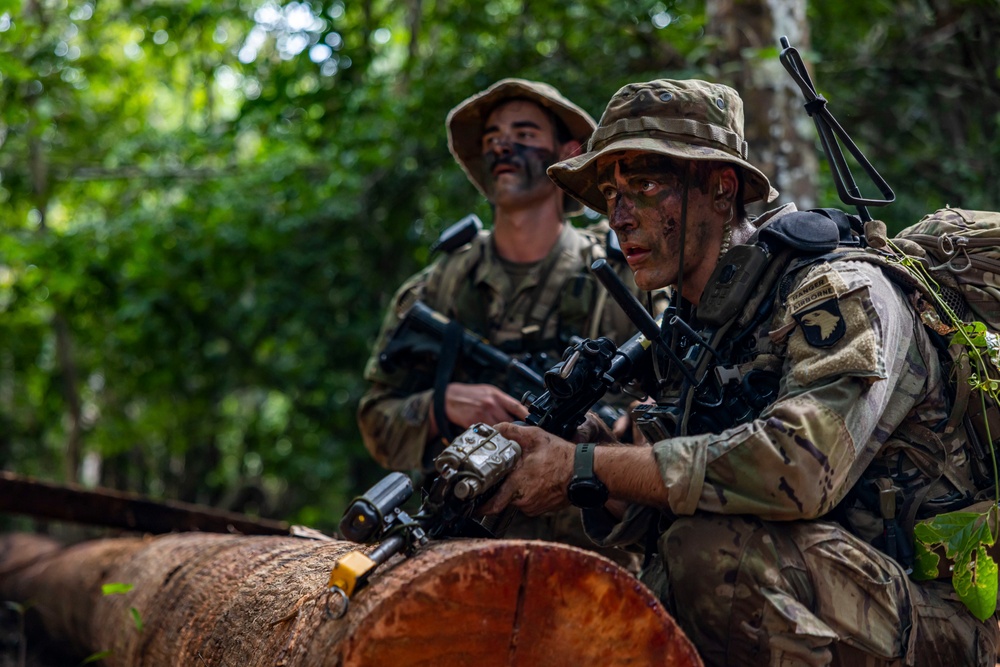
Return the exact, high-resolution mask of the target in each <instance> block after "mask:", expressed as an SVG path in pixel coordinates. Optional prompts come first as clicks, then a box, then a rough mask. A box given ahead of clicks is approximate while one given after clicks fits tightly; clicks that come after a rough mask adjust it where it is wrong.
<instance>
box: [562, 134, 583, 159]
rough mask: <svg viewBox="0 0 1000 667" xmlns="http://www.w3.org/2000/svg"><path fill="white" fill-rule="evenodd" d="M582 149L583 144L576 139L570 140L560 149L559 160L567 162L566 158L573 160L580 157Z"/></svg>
mask: <svg viewBox="0 0 1000 667" xmlns="http://www.w3.org/2000/svg"><path fill="white" fill-rule="evenodd" d="M582 149H583V144H581V143H580V142H579V141H577V140H576V139H570V140H569V141H567V142H566V143H564V144H563V145H562V146H560V147H559V159H560V160H565V159H566V158H571V157H573V156H574V155H579V154H580V153H581V152H582Z"/></svg>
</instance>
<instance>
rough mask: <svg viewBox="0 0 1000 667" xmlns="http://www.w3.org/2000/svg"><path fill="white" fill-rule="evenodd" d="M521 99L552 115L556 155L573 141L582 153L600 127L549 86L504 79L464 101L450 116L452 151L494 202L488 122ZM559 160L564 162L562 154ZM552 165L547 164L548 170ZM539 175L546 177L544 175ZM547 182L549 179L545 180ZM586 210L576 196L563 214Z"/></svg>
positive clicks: (464, 169)
mask: <svg viewBox="0 0 1000 667" xmlns="http://www.w3.org/2000/svg"><path fill="white" fill-rule="evenodd" d="M515 100H520V101H526V102H531V103H533V104H535V105H537V106H538V107H539V108H540V109H541V110H542V111H543V112H544V113H545V114H547V115H548V117H549V120H550V121H551V123H552V126H553V130H554V133H555V140H556V143H557V145H556V146H552V147H551V148H553V149H554V150H553V153H557V151H558V150H559V149H561V148H563V147H564V146H566V145H567V144H570V142H575V143H573V144H572V147H570V148H569V149H568V152H570V153H572V152H575V151H578V150H579V149H578V147H577V144H579V146H582V145H583V144H584V143H585V142H586V141H587V139H588V138H589V137H590V134H591V132H593V131H594V128H595V127H596V126H597V124H596V123H595V122H594V119H593V118H592V117H591V116H590V114H588V113H587V112H586V111H584V110H583V109H581V108H580V107H578V106H577V105H575V104H573V103H572V102H570V101H569V100H568V99H566V98H565V97H563V95H562V94H561V93H560V92H559V91H558V90H556V89H555V88H554V87H552V86H550V85H549V84H547V83H542V82H539V81H528V80H525V79H502V80H500V81H497V82H496V83H494V84H493V85H492V86H490V87H489V88H487V89H486V90H484V91H482V92H481V93H477V94H475V95H473V96H472V97H470V98H468V99H466V100H464V101H463V102H461V103H460V104H459V105H458V106H456V107H455V108H454V109H452V110H451V112H450V113H449V114H448V119H447V121H446V125H447V127H448V148H449V150H451V154H452V155H454V156H455V159H456V160H457V161H458V164H459V165H461V167H462V170H463V171H465V174H466V176H468V177H469V180H470V181H472V184H473V185H475V186H476V189H477V190H479V191H480V192H481V193H482V194H483V196H485V197H486V198H487V199H488V200H490V201H491V202H493V203H496V202H495V201H494V186H495V183H494V174H492V173H491V171H492V170H491V168H490V167H491V162H492V161H491V160H490V159H489V153H490V151H488V150H486V146H484V135H485V130H486V129H487V128H486V122H487V120H488V119H489V117H490V115H491V114H492V113H493V112H494V111H496V110H497V109H498V108H499V107H501V106H502V105H504V104H505V103H507V102H511V101H515ZM555 157H556V159H557V160H558V159H562V157H561V156H559V155H558V154H556V155H555ZM547 166H548V165H546V167H547ZM537 176H542V175H541V174H539V175H537ZM545 181H546V182H547V179H545ZM582 212H583V207H582V206H580V204H578V203H577V201H576V200H575V199H573V198H572V197H569V196H567V197H565V199H564V202H563V214H564V215H567V216H571V215H577V214H579V213H582Z"/></svg>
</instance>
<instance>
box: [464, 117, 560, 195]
mask: <svg viewBox="0 0 1000 667" xmlns="http://www.w3.org/2000/svg"><path fill="white" fill-rule="evenodd" d="M482 150H483V162H484V164H485V167H486V171H487V173H486V178H485V182H486V183H487V185H489V186H490V187H489V190H490V192H489V195H490V200H491V201H492V202H493V203H494V204H496V205H498V206H503V205H504V204H507V203H513V202H514V201H518V200H524V199H531V198H534V197H544V196H549V195H551V194H552V193H554V192H556V190H557V188H556V185H555V184H554V183H553V182H552V180H551V179H550V178H549V177H548V176H547V175H546V174H545V170H546V169H548V168H549V167H550V166H551V165H552V164H554V163H555V162H557V161H558V151H559V147H558V145H557V142H556V138H555V131H554V128H553V127H552V122H551V121H550V120H549V117H548V115H546V114H545V112H544V111H542V109H541V107H539V106H538V105H537V104H534V103H533V102H527V101H524V100H512V101H510V102H507V103H505V104H501V105H500V106H498V107H497V108H496V109H494V110H493V112H492V113H490V115H489V116H488V117H487V119H486V124H485V128H484V130H483V138H482Z"/></svg>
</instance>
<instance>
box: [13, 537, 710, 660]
mask: <svg viewBox="0 0 1000 667" xmlns="http://www.w3.org/2000/svg"><path fill="white" fill-rule="evenodd" d="M13 537H14V536H8V538H4V539H12V538H13ZM18 539H19V540H20V541H19V542H18V544H19V546H21V547H22V548H24V547H25V545H26V544H27V543H26V542H25V541H24V540H23V538H20V537H19V538H18ZM4 544H5V542H4V541H3V540H0V595H3V596H4V597H3V599H12V598H11V596H14V597H15V599H16V598H21V599H32V600H33V601H34V604H35V605H36V606H37V607H38V611H39V613H40V614H41V615H42V617H43V618H47V619H48V622H47V624H46V625H47V627H48V629H49V631H50V633H51V634H53V635H54V636H57V637H58V638H60V639H68V640H69V641H72V642H74V643H75V644H76V645H78V646H79V647H80V649H81V651H83V652H84V654H85V655H89V654H92V653H96V652H98V651H107V650H111V651H112V654H111V655H110V656H109V657H108V658H106V659H105V661H104V662H105V664H108V665H128V666H129V667H143V666H148V667H159V666H161V665H163V666H166V665H175V664H202V663H201V662H199V661H203V662H204V664H210V665H222V664H241V665H247V666H248V667H252V666H254V665H276V664H279V665H285V666H286V667H319V666H325V665H344V666H347V665H359V666H366V665H373V666H375V665H476V667H491V666H494V665H496V666H501V665H523V666H528V665H532V666H533V665H542V666H543V667H556V666H558V665H602V666H604V665H677V666H686V665H701V661H700V659H699V658H698V655H697V653H696V652H695V649H694V647H693V646H692V645H691V643H690V641H689V640H688V639H687V638H686V637H685V636H684V634H683V633H682V632H681V631H680V629H679V628H678V627H677V626H676V624H675V623H674V621H673V619H672V618H671V617H670V615H669V614H668V613H667V612H666V610H665V609H664V608H663V607H662V605H661V604H660V603H659V601H658V600H657V599H656V598H655V596H654V595H653V594H652V593H651V592H650V591H649V590H648V589H647V588H645V587H644V586H643V585H642V584H640V583H639V582H638V581H637V580H636V579H635V578H634V577H633V576H631V575H630V574H629V573H628V572H626V571H625V570H623V569H622V568H620V567H619V566H618V565H616V564H615V563H613V562H611V561H609V560H607V559H605V558H602V557H601V556H598V555H596V554H594V553H592V552H589V551H585V550H582V549H576V548H574V547H570V546H565V545H559V544H553V543H548V542H536V541H525V540H456V541H447V542H437V543H433V544H431V545H430V546H428V547H427V548H425V549H423V550H421V552H419V553H418V554H417V555H416V556H414V557H412V558H407V559H402V558H398V559H396V560H393V561H390V562H389V563H387V564H386V565H384V566H382V567H381V568H380V569H379V570H378V571H377V572H376V574H375V575H374V576H373V577H372V579H371V581H370V583H369V585H368V586H367V587H366V588H365V589H363V590H362V591H361V592H359V593H357V594H356V595H355V598H354V600H352V602H351V605H350V607H349V609H348V612H347V614H346V615H345V616H344V617H343V618H340V619H337V618H334V616H333V614H332V613H331V611H333V610H334V609H335V608H336V607H337V602H338V601H337V600H336V599H335V598H334V596H333V595H332V594H331V593H328V592H326V590H325V585H326V579H327V577H328V576H329V572H330V568H331V567H332V565H333V563H334V562H335V561H336V559H337V558H338V557H340V556H342V555H343V554H345V553H347V552H348V551H351V550H354V549H356V548H358V547H357V545H354V544H351V543H348V542H316V541H309V540H297V539H294V538H282V537H235V536H225V535H210V534H202V533H182V534H176V535H167V536H163V537H157V538H152V539H146V540H134V539H133V540H103V541H95V542H93V543H84V544H81V545H77V546H75V547H71V548H67V549H64V550H60V551H59V552H58V553H55V554H53V553H52V552H51V545H44V546H40V547H39V550H40V551H41V552H42V554H41V556H39V559H36V561H35V562H33V563H32V564H29V565H27V566H25V567H20V568H18V569H17V570H16V571H11V570H9V569H5V568H4V565H5V561H4V556H3V555H4V554H9V553H10V550H5V549H4V547H3V545H4ZM115 581H117V582H124V583H129V584H131V585H132V586H134V589H133V590H132V591H131V592H129V593H128V594H126V595H111V596H106V595H102V594H101V592H100V583H109V582H115ZM67 591H72V592H73V593H72V594H69V595H68V594H67ZM77 607H79V609H77ZM132 618H138V619H141V625H142V626H143V627H142V628H141V629H138V628H137V627H135V625H134V624H133V623H132V622H131V621H130V619H132Z"/></svg>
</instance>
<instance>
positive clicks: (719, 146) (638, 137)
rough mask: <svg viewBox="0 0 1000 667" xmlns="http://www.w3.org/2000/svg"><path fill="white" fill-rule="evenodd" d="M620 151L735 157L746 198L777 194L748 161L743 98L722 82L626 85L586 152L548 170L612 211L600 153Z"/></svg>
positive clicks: (572, 191)
mask: <svg viewBox="0 0 1000 667" xmlns="http://www.w3.org/2000/svg"><path fill="white" fill-rule="evenodd" d="M619 151H641V152H645V153H659V154H662V155H667V156H670V157H673V158H678V159H681V160H712V161H718V162H730V163H732V164H735V165H739V166H740V167H742V168H743V180H744V190H743V192H744V196H743V201H744V203H747V204H749V203H750V202H755V201H760V200H764V201H768V202H770V201H772V200H774V199H775V198H776V197H777V196H778V191H777V190H775V189H774V188H772V187H771V184H770V183H769V182H768V180H767V177H766V176H764V174H763V172H761V171H760V169H758V168H757V167H755V166H753V165H752V164H750V163H749V162H748V161H747V142H746V141H745V140H744V135H743V100H741V99H740V96H739V94H738V93H737V92H736V91H735V90H733V89H732V88H730V87H729V86H725V85H722V84H719V83H709V82H707V81H698V80H696V79H691V80H686V81H674V80H670V79H658V80H656V81H649V82H648V83H630V84H628V85H627V86H624V87H623V88H621V89H620V90H619V91H618V92H617V93H615V96H614V97H612V98H611V101H610V102H608V108H607V109H605V111H604V115H603V116H601V122H600V124H599V125H598V127H597V129H596V130H595V131H594V134H593V135H591V137H590V142H589V143H588V144H587V152H586V153H584V154H583V155H578V156H576V157H572V158H569V159H568V160H563V161H562V162H559V163H558V164H554V165H552V166H551V167H549V170H548V174H549V176H550V177H551V178H552V180H554V181H555V182H556V183H558V184H559V187H561V188H562V189H563V190H565V191H566V192H568V193H570V194H571V195H573V196H574V197H576V198H577V199H579V200H580V201H582V202H583V203H584V204H586V205H587V206H589V207H591V208H592V209H594V210H595V211H599V212H601V213H604V214H605V215H607V202H606V201H605V199H604V197H603V196H602V195H601V193H600V191H599V190H598V189H597V158H598V157H600V156H602V155H608V154H610V153H616V152H619Z"/></svg>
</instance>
